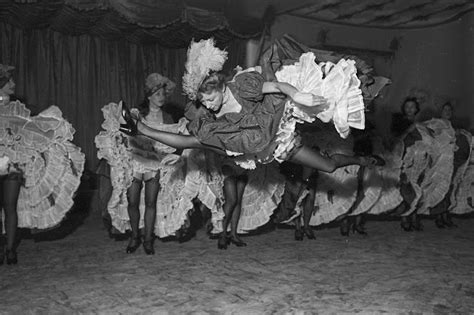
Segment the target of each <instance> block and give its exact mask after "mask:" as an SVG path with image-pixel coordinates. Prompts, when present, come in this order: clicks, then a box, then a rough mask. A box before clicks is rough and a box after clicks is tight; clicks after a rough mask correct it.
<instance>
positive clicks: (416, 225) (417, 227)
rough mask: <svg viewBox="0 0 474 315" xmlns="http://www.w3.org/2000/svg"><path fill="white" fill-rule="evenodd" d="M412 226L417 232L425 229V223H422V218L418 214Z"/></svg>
mask: <svg viewBox="0 0 474 315" xmlns="http://www.w3.org/2000/svg"><path fill="white" fill-rule="evenodd" d="M411 225H412V227H413V230H415V231H417V232H420V231H423V224H422V223H421V220H420V219H419V218H418V216H416V217H415V218H414V219H413V220H412V224H411Z"/></svg>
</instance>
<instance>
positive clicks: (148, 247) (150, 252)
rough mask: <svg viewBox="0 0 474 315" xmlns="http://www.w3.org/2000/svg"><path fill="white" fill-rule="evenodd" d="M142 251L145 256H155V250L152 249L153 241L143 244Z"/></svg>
mask: <svg viewBox="0 0 474 315" xmlns="http://www.w3.org/2000/svg"><path fill="white" fill-rule="evenodd" d="M143 250H144V251H145V254H147V255H155V248H154V247H153V240H148V241H144V242H143Z"/></svg>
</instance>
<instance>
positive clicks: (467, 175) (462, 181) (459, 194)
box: [448, 130, 474, 214]
mask: <svg viewBox="0 0 474 315" xmlns="http://www.w3.org/2000/svg"><path fill="white" fill-rule="evenodd" d="M460 133H461V135H460V136H463V137H466V138H467V139H468V143H470V144H471V146H470V148H469V158H468V159H467V161H466V162H465V163H463V164H462V165H461V166H460V167H459V168H458V170H457V172H456V174H455V175H454V178H453V182H452V185H453V188H452V193H451V196H450V206H449V208H448V211H450V212H451V213H454V214H465V213H470V212H474V155H473V154H472V148H473V146H474V138H473V137H472V135H471V134H470V133H469V132H467V131H465V130H460Z"/></svg>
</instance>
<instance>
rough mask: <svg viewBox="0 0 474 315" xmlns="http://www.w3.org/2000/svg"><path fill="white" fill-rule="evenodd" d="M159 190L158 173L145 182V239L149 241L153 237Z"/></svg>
mask: <svg viewBox="0 0 474 315" xmlns="http://www.w3.org/2000/svg"><path fill="white" fill-rule="evenodd" d="M159 190H160V177H159V174H158V175H157V176H156V177H154V178H152V179H149V180H147V181H146V182H145V241H150V240H151V239H152V238H153V231H154V227H155V221H156V199H157V198H158V191H159Z"/></svg>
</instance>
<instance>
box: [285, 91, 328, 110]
mask: <svg viewBox="0 0 474 315" xmlns="http://www.w3.org/2000/svg"><path fill="white" fill-rule="evenodd" d="M293 101H294V102H295V103H298V104H301V105H304V106H308V107H314V106H318V107H321V111H324V110H326V109H327V108H328V107H329V104H328V101H327V99H326V98H324V97H322V96H319V95H314V94H311V93H303V92H296V93H295V95H294V96H293Z"/></svg>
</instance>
